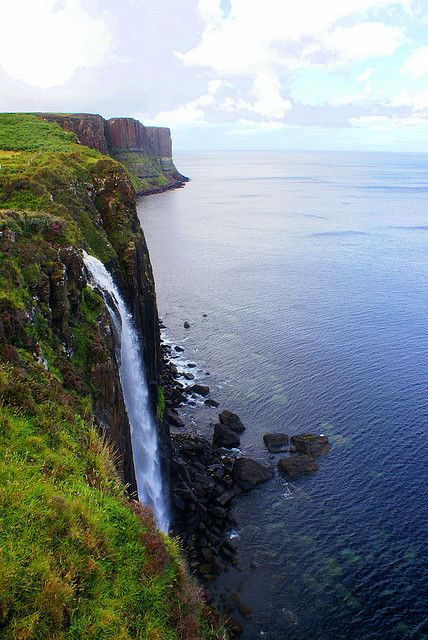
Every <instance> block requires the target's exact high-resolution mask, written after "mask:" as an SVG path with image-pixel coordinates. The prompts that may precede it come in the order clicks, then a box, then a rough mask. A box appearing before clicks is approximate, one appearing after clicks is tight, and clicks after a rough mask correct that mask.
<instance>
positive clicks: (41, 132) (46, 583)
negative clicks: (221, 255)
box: [0, 114, 221, 640]
mask: <svg viewBox="0 0 428 640" xmlns="http://www.w3.org/2000/svg"><path fill="white" fill-rule="evenodd" d="M143 242H144V240H143V238H142V235H141V232H140V230H139V228H138V221H137V219H136V216H135V209H134V190H133V189H132V186H131V184H130V182H129V179H128V176H127V174H126V172H125V170H124V169H123V168H122V167H121V166H120V164H119V163H117V162H116V161H115V160H113V159H111V158H108V157H105V156H103V155H101V154H100V153H98V152H96V151H93V150H90V149H88V148H86V147H83V146H81V145H78V144H76V143H75V139H74V136H73V134H68V133H65V132H64V131H63V130H62V129H61V128H60V127H59V126H57V125H55V124H48V123H46V122H44V121H42V120H41V119H40V118H38V117H37V116H27V115H14V114H3V115H0V637H2V638H5V639H7V640H12V639H17V640H26V639H28V640H30V639H34V640H35V639H37V640H40V639H48V638H49V639H52V640H53V639H55V640H62V639H64V640H65V639H71V638H73V639H75V640H80V639H82V640H86V639H88V640H89V639H96V640H98V639H108V638H111V639H113V638H114V639H115V640H116V639H123V640H125V639H133V638H141V639H144V640H169V639H171V640H179V639H188V640H191V639H192V640H196V639H198V638H218V637H221V635H220V634H221V632H219V631H214V630H213V629H212V623H211V622H210V621H209V618H207V615H208V614H207V615H203V604H202V603H201V600H200V597H199V593H198V589H197V588H196V587H195V585H194V584H193V582H192V581H191V579H190V578H189V576H188V575H187V573H186V570H185V568H184V566H183V563H182V560H181V558H180V553H179V548H178V546H177V544H176V542H174V541H173V540H172V539H170V538H169V537H167V536H164V535H163V534H160V533H159V532H158V531H157V530H156V529H155V527H154V525H153V521H152V517H151V514H150V512H149V510H148V509H145V508H143V507H142V506H141V505H139V504H138V503H137V502H135V501H132V500H131V501H130V500H129V499H128V497H127V495H126V493H125V486H124V484H123V483H122V481H121V480H120V477H119V475H120V474H121V475H122V476H123V475H125V476H126V475H127V473H126V470H125V468H124V461H123V460H122V459H121V457H120V456H119V455H118V451H120V453H121V454H122V456H123V454H124V453H126V442H125V440H126V438H124V434H123V433H121V425H122V426H123V420H125V418H126V416H125V415H124V410H123V406H122V405H121V401H120V399H118V398H117V388H115V387H114V381H115V380H116V382H117V380H118V374H117V368H116V367H117V365H116V363H115V358H114V344H113V341H112V332H111V327H110V322H109V318H108V314H107V313H106V310H105V306H104V304H103V301H102V298H101V296H100V295H99V294H98V293H97V292H96V291H93V290H92V289H91V288H90V287H89V286H88V285H87V284H86V281H85V278H84V275H83V270H82V267H83V264H82V257H81V249H82V248H85V249H86V250H87V251H88V252H89V253H92V254H94V255H96V256H98V257H99V258H100V259H101V260H103V261H104V262H106V263H109V267H110V268H111V269H112V270H113V271H114V272H115V273H116V275H117V277H119V278H120V279H121V281H122V282H123V286H125V287H126V286H127V283H131V281H132V277H133V276H132V271H133V269H134V267H135V264H136V262H137V258H138V255H139V254H138V251H137V249H138V247H141V246H142V243H143ZM140 261H141V260H140ZM143 262H144V260H143ZM142 276H144V273H143V274H142ZM129 286H131V285H129ZM130 291H131V289H130ZM146 302H147V301H146ZM103 421H104V422H103ZM104 423H105V424H104ZM106 425H107V426H106ZM100 426H103V429H104V432H105V433H104V435H103V434H102V431H101V429H100ZM128 453H129V451H128ZM128 475H129V474H128Z"/></svg>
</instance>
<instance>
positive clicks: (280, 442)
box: [263, 433, 288, 453]
mask: <svg viewBox="0 0 428 640" xmlns="http://www.w3.org/2000/svg"><path fill="white" fill-rule="evenodd" d="M263 442H264V443H265V446H266V447H267V448H268V449H269V451H270V452H271V453H279V452H280V451H287V449H288V435H287V434H286V433H266V434H265V435H264V436H263Z"/></svg>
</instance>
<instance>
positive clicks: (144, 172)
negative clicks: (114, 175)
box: [112, 149, 168, 193]
mask: <svg viewBox="0 0 428 640" xmlns="http://www.w3.org/2000/svg"><path fill="white" fill-rule="evenodd" d="M112 155H113V157H114V158H115V159H116V160H118V162H120V163H121V164H123V165H124V167H126V169H127V171H128V174H129V178H130V180H131V182H132V186H133V187H134V189H135V191H136V192H137V193H144V192H145V191H149V190H152V189H154V190H156V189H161V188H162V187H165V186H167V185H168V179H167V178H166V176H165V174H164V173H163V170H162V167H161V166H160V165H159V162H158V160H157V159H156V158H153V157H151V156H148V155H143V154H141V153H138V152H135V151H128V150H124V149H114V150H113V152H112Z"/></svg>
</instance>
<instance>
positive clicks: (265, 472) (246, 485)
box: [232, 458, 273, 490]
mask: <svg viewBox="0 0 428 640" xmlns="http://www.w3.org/2000/svg"><path fill="white" fill-rule="evenodd" d="M232 475H233V479H234V480H235V482H236V484H237V485H238V486H239V487H241V489H247V490H248V489H252V488H253V487H255V486H256V485H257V484H260V483H261V482H266V480H270V479H271V478H273V471H272V469H269V467H265V466H264V465H262V464H260V462H257V461H256V460H252V459H251V458H238V459H237V460H235V464H234V465H233V472H232Z"/></svg>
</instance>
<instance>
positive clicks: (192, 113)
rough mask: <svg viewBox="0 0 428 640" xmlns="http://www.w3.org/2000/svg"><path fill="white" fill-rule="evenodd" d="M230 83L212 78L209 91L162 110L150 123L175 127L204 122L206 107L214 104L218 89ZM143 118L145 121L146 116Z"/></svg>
mask: <svg viewBox="0 0 428 640" xmlns="http://www.w3.org/2000/svg"><path fill="white" fill-rule="evenodd" d="M228 84H229V83H227V82H225V81H224V80H220V79H215V80H210V81H209V82H208V92H207V93H205V94H203V95H202V96H200V97H199V98H196V99H195V100H191V101H190V102H187V103H186V104H182V105H180V106H178V107H177V108H175V109H171V110H170V111H162V113H159V114H158V115H157V116H155V118H152V119H151V121H150V124H153V125H156V124H159V125H163V126H171V127H174V126H180V125H183V124H184V125H185V124H191V123H192V122H202V121H203V120H204V107H208V106H210V105H212V104H214V102H215V94H216V93H217V91H218V90H219V89H221V88H222V87H223V86H227V85H228ZM143 120H144V121H145V119H144V118H143Z"/></svg>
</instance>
